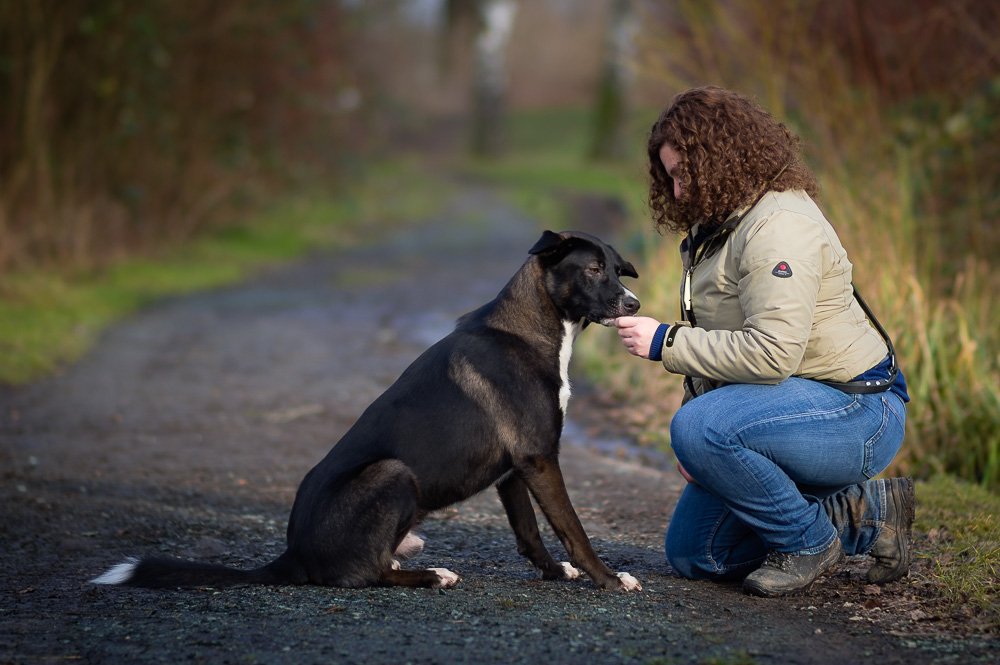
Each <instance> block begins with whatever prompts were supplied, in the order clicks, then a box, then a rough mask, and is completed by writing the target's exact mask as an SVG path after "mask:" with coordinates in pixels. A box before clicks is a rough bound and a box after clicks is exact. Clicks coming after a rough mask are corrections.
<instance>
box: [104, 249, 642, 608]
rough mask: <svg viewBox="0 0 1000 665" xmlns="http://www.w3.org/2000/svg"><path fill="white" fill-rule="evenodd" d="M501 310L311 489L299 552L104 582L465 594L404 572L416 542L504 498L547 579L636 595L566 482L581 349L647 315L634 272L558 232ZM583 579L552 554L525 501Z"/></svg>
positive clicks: (292, 537)
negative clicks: (576, 350)
mask: <svg viewBox="0 0 1000 665" xmlns="http://www.w3.org/2000/svg"><path fill="white" fill-rule="evenodd" d="M530 254H531V256H530V257H529V258H528V260H527V261H526V262H525V263H524V266H522V268H521V269H520V270H519V271H518V272H517V274H516V275H514V277H513V279H511V280H510V282H509V283H508V284H507V286H506V287H504V289H503V290H502V291H501V292H500V294H499V295H498V296H497V297H496V298H495V299H494V300H493V301H492V302H490V303H488V304H486V305H484V306H482V307H480V308H479V309H477V310H475V311H473V312H470V313H469V314H466V315H465V316H463V317H461V318H460V319H459V320H458V323H457V325H456V327H455V330H454V331H453V332H452V333H451V334H449V335H448V336H447V337H445V338H444V339H442V340H441V341H440V342H438V343H437V344H435V345H434V346H432V347H431V348H430V349H428V350H427V351H426V352H424V353H423V355H421V356H420V357H419V358H417V360H416V361H414V362H413V364H412V365H410V367H409V368H407V369H406V371H404V372H403V374H402V375H401V376H400V377H399V379H398V380H397V381H396V383H394V384H393V385H392V386H390V387H389V389H388V390H386V391H385V393H384V394H382V396H380V397H379V398H378V399H376V400H375V402H374V403H372V405H371V406H369V407H368V409H367V410H365V412H364V413H363V414H362V415H361V417H360V418H359V419H358V421H357V423H355V425H354V426H353V427H352V428H351V429H350V430H349V431H348V432H347V434H345V435H344V437H343V438H342V439H341V440H340V441H339V442H338V443H337V445H335V446H334V447H333V449H332V450H331V451H330V452H329V453H328V454H327V456H326V457H325V458H324V459H323V460H322V461H321V462H320V463H319V464H317V465H316V466H315V467H314V468H313V469H312V470H311V471H310V472H309V473H308V474H307V475H306V477H305V479H304V480H303V481H302V484H301V486H299V490H298V493H297V494H296V497H295V504H294V506H293V507H292V514H291V517H290V518H289V521H288V549H287V550H286V551H285V552H284V554H282V555H281V556H279V557H278V558H277V559H276V560H274V561H273V562H271V563H269V564H267V565H266V566H263V567H261V568H258V569H257V570H251V571H245V570H237V569H234V568H228V567H225V566H220V565H214V564H201V563H195V562H189V561H182V560H179V559H162V558H143V559H141V560H137V559H129V560H128V561H127V562H125V563H122V564H119V565H118V566H115V567H114V568H112V569H111V570H109V571H108V572H107V573H105V574H104V575H102V576H100V577H98V578H97V579H95V580H93V581H94V582H96V583H99V584H126V585H132V586H142V587H179V586H184V587H191V586H210V587H220V586H230V585H236V584H320V585H329V586H341V587H361V586H369V585H385V586H392V585H402V586H413V587H438V588H440V587H452V586H454V585H455V584H456V583H457V582H458V580H459V577H458V576H457V575H455V574H454V573H452V572H451V571H449V570H446V569H444V568H428V569H425V570H402V569H400V566H399V560H400V559H406V558H409V557H410V556H412V555H413V554H415V553H417V552H419V551H420V550H421V549H422V547H423V540H421V539H420V538H419V537H417V536H415V535H413V534H412V533H410V530H411V529H413V528H414V527H415V526H416V525H418V524H419V523H420V522H421V521H422V520H423V519H424V517H425V516H426V515H427V514H428V513H430V512H431V511H434V510H438V509H440V508H444V507H446V506H449V505H451V504H454V503H456V502H458V501H462V500H464V499H467V498H469V497H470V496H473V495H474V494H476V493H478V492H481V491H482V490H484V489H486V488H487V487H489V486H490V485H496V488H497V491H498V492H499V494H500V499H501V501H502V503H503V506H504V508H505V509H506V511H507V516H508V518H509V520H510V525H511V528H512V529H513V531H514V534H515V536H516V538H517V550H518V552H519V553H521V554H523V555H524V556H526V557H527V558H528V559H529V560H530V561H531V562H532V563H533V564H534V565H535V567H537V568H538V569H539V571H541V575H542V577H543V578H544V579H574V578H576V577H577V576H578V575H579V573H578V572H577V570H576V569H575V568H574V566H579V567H580V568H582V569H583V570H584V571H585V572H586V573H587V574H588V575H590V577H591V579H593V581H594V582H595V583H596V584H597V585H598V586H600V587H602V588H605V589H621V590H625V591H631V590H637V589H640V588H641V587H640V586H639V582H638V581H637V580H636V579H635V578H634V577H632V576H631V575H629V574H628V573H618V574H615V573H614V572H612V571H611V569H609V568H608V566H607V565H605V563H604V562H603V561H601V559H600V558H599V557H598V556H597V554H596V553H595V552H594V549H593V547H591V544H590V540H589V539H588V538H587V534H586V533H585V532H584V530H583V526H582V525H581V524H580V520H579V518H578V517H577V515H576V511H575V510H573V506H572V505H571V504H570V500H569V495H568V494H567V493H566V486H565V484H564V483H563V477H562V472H561V471H560V469H559V459H558V457H559V438H560V434H561V432H562V427H563V422H564V419H565V414H566V406H567V403H568V401H569V392H570V391H569V379H568V375H567V370H568V366H569V359H570V354H571V352H572V346H573V341H574V339H575V338H576V335H577V334H578V333H579V332H580V331H581V330H582V329H583V328H584V327H586V326H587V324H588V323H589V322H595V323H600V324H603V325H606V326H610V325H613V321H614V319H615V318H617V317H619V316H626V315H632V314H635V312H636V311H638V309H639V301H638V300H637V299H636V297H635V296H634V295H633V294H632V292H630V291H629V290H628V289H626V288H625V287H624V286H622V283H621V281H620V279H619V278H620V277H622V276H629V277H638V275H637V274H636V271H635V268H633V267H632V265H631V264H630V263H628V262H627V261H625V260H624V259H622V257H621V256H620V255H619V254H618V252H616V251H615V250H614V249H613V248H612V247H610V246H608V245H606V244H604V243H603V242H601V241H600V240H598V239H597V238H595V237H593V236H590V235H587V234H584V233H578V232H573V231H567V232H564V233H561V234H557V233H553V232H551V231H546V232H545V233H544V234H543V235H542V237H541V239H540V240H539V241H538V242H537V243H536V244H535V246H534V247H532V248H531V251H530ZM529 491H530V493H531V495H532V496H534V497H535V500H536V501H537V502H538V505H539V507H540V508H541V509H542V511H543V512H544V513H545V516H546V517H547V518H548V520H549V523H550V524H551V525H552V528H553V529H554V530H555V532H556V534H557V535H558V536H559V539H560V540H561V541H562V543H563V545H564V546H565V547H566V551H567V552H568V553H569V558H570V561H571V562H572V565H570V564H568V563H562V564H560V563H557V562H556V561H555V560H554V559H553V558H552V555H551V554H549V552H548V550H546V549H545V545H544V544H543V543H542V540H541V537H540V535H539V532H538V524H537V522H536V521H535V514H534V510H533V508H532V505H531V500H530V499H529V495H528V493H529Z"/></svg>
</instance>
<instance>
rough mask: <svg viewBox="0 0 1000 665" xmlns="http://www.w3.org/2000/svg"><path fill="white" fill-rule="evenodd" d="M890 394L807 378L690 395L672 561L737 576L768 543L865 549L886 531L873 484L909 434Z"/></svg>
mask: <svg viewBox="0 0 1000 665" xmlns="http://www.w3.org/2000/svg"><path fill="white" fill-rule="evenodd" d="M905 417H906V410H905V406H904V404H903V401H902V400H901V399H900V398H899V397H898V396H896V395H895V394H893V393H889V392H884V393H876V394H872V395H848V394H845V393H843V392H841V391H839V390H837V389H835V388H831V387H829V386H825V385H823V384H821V383H817V382H815V381H809V380H807V379H798V378H790V379H786V380H785V381H782V382H781V383H779V384H777V385H749V384H732V385H728V386H723V387H722V388H717V389H716V390H713V391H710V392H708V393H705V394H704V395H701V396H700V397H696V398H695V399H693V400H691V401H690V402H688V403H687V404H685V405H684V406H683V407H681V409H680V410H678V412H677V414H676V415H675V416H674V419H673V421H672V422H671V425H670V438H671V447H672V448H673V449H674V454H675V455H676V457H677V460H678V461H679V462H680V463H681V464H683V465H684V468H685V469H686V470H687V472H688V474H689V475H691V477H693V478H694V479H695V480H696V481H697V484H689V485H688V486H687V487H686V488H685V489H684V493H683V494H682V495H681V498H680V501H679V502H678V504H677V507H676V509H675V510H674V514H673V517H672V518H671V520H670V526H669V528H668V529H667V537H666V553H667V559H668V560H669V562H670V565H671V566H673V568H674V570H676V571H677V572H678V573H680V574H681V575H683V576H685V577H689V578H693V579H713V580H738V579H742V578H743V577H745V576H746V575H747V574H749V573H750V572H752V571H754V570H756V569H757V568H758V567H760V564H761V562H762V561H763V559H764V556H765V554H766V552H767V550H776V551H779V552H790V553H792V554H815V553H818V552H822V551H824V550H826V549H827V548H828V547H829V546H830V545H831V544H832V543H833V541H834V540H835V539H836V538H838V537H839V538H840V540H841V543H842V544H843V546H844V550H845V552H846V553H847V554H848V555H849V556H850V555H854V554H866V553H868V552H869V551H870V550H871V549H872V548H873V547H874V546H875V541H876V540H878V536H879V534H880V533H881V531H882V525H883V524H884V518H885V505H886V502H885V485H884V482H883V481H873V480H870V479H871V478H872V477H874V476H875V475H877V474H879V473H880V472H882V470H884V469H885V468H886V467H887V466H888V465H889V463H890V462H891V461H892V459H893V457H895V455H896V452H897V451H898V450H899V447H900V445H901V444H902V442H903V429H904V422H905Z"/></svg>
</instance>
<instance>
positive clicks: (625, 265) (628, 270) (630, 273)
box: [618, 259, 639, 279]
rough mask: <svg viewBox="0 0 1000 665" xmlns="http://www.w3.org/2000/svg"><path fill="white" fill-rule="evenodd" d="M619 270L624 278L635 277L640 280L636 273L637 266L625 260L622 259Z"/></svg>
mask: <svg viewBox="0 0 1000 665" xmlns="http://www.w3.org/2000/svg"><path fill="white" fill-rule="evenodd" d="M618 270H619V274H620V275H621V276H622V277H635V278H636V279H639V273H637V272H636V271H635V266H633V265H632V264H631V263H629V262H628V261H625V260H624V259H622V262H621V264H619V266H618Z"/></svg>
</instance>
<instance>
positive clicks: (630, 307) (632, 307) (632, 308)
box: [622, 296, 639, 316]
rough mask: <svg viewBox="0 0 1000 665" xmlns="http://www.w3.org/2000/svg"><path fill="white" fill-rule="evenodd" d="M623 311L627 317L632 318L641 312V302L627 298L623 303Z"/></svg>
mask: <svg viewBox="0 0 1000 665" xmlns="http://www.w3.org/2000/svg"><path fill="white" fill-rule="evenodd" d="M622 309H624V310H625V314H626V315H628V316H632V315H633V314H635V313H636V312H638V311H639V300H638V299H636V298H633V297H632V296H625V299H624V300H623V301H622Z"/></svg>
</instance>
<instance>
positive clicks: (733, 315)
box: [662, 191, 888, 395]
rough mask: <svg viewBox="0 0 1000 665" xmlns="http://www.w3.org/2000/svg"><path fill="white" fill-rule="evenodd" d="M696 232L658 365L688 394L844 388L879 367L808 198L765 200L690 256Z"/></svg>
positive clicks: (834, 248)
mask: <svg viewBox="0 0 1000 665" xmlns="http://www.w3.org/2000/svg"><path fill="white" fill-rule="evenodd" d="M696 230H697V229H693V230H692V234H691V235H690V236H688V238H686V239H685V240H684V242H682V244H681V251H682V254H683V258H684V269H685V276H684V280H683V282H682V284H681V303H682V310H685V311H684V321H683V322H678V323H679V325H676V327H675V326H672V327H671V329H670V331H669V332H668V334H667V338H666V340H665V341H664V345H663V358H662V361H663V366H664V367H665V368H666V369H667V370H668V371H670V372H674V373H676V374H683V375H686V376H689V377H692V379H693V381H692V384H693V385H689V386H688V388H689V391H691V390H693V392H694V394H696V395H700V394H702V393H703V392H705V391H706V390H709V389H712V388H715V387H718V386H719V385H723V384H726V383H771V384H773V383H779V382H781V381H783V380H784V379H786V378H788V377H790V376H799V377H804V378H808V379H821V380H827V381H838V382H842V381H850V380H851V379H852V378H854V377H856V376H858V375H859V374H861V373H862V372H864V371H866V370H868V369H870V368H872V367H874V366H875V365H877V364H878V363H879V362H881V361H882V360H883V359H884V358H885V356H886V354H887V353H888V349H887V347H886V344H885V342H884V341H883V340H882V338H881V336H880V335H879V334H878V332H877V331H876V330H875V329H874V328H872V326H871V324H870V323H869V322H868V319H867V317H866V316H865V314H864V312H863V311H862V309H861V306H860V305H859V304H858V302H857V300H856V299H855V298H854V292H853V288H852V284H851V280H852V276H851V271H852V266H851V263H850V261H848V260H847V252H846V251H845V250H844V247H843V245H841V243H840V239H839V238H838V237H837V233H836V232H835V231H834V230H833V227H832V226H831V225H830V222H828V221H827V219H826V217H824V215H823V213H822V212H821V211H820V209H819V207H818V206H817V205H816V203H815V202H814V201H813V200H812V198H810V197H809V196H808V195H807V194H806V193H805V192H803V191H788V192H768V193H767V194H765V195H764V196H763V197H762V198H761V199H760V201H759V202H758V203H757V204H756V205H754V206H753V208H752V209H750V210H749V212H747V213H746V215H745V216H744V217H743V218H742V220H739V219H738V217H737V213H734V214H733V215H732V216H731V217H730V219H729V220H727V222H726V223H725V224H723V225H722V227H721V228H720V230H719V231H718V232H716V233H715V234H714V235H713V236H711V237H710V238H708V239H707V240H705V241H704V242H702V243H701V244H700V245H699V247H698V248H697V251H696V252H694V253H693V255H692V253H691V252H690V251H689V250H690V242H691V237H692V236H693V235H694V232H695V231H696Z"/></svg>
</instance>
